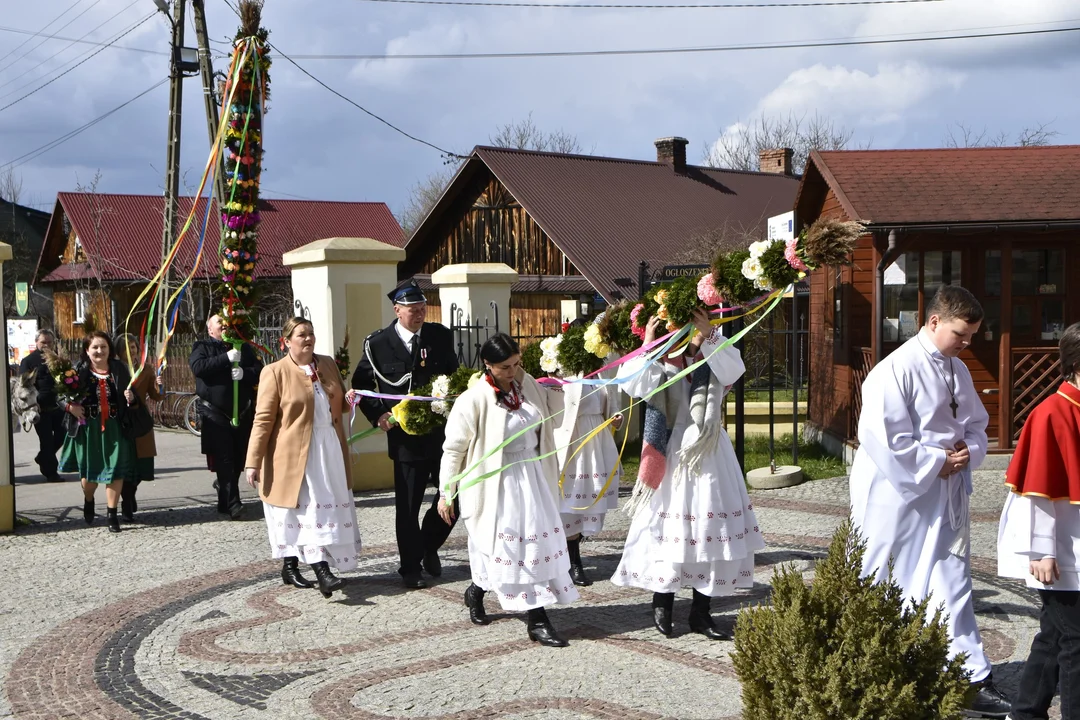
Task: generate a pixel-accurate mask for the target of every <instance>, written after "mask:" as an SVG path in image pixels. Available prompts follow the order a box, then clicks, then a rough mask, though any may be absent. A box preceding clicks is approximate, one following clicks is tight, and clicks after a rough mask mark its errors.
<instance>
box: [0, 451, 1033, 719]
mask: <svg viewBox="0 0 1080 720" xmlns="http://www.w3.org/2000/svg"><path fill="white" fill-rule="evenodd" d="M159 447H161V448H162V457H161V458H160V459H159V463H158V465H159V468H162V469H164V470H166V472H163V473H162V477H161V479H159V480H158V481H157V482H155V483H154V484H153V486H148V487H146V488H145V489H141V490H140V496H141V497H142V498H143V500H142V503H141V504H142V506H143V507H142V508H141V509H140V512H139V513H138V516H137V520H136V522H135V523H132V524H128V525H126V526H125V531H124V532H122V533H120V534H119V535H110V534H109V533H108V532H107V530H106V528H105V527H104V523H103V522H99V523H98V524H96V525H94V526H92V527H87V526H86V525H85V523H83V521H82V519H81V513H79V512H77V511H76V509H75V508H76V503H78V502H79V492H78V487H77V486H76V485H75V484H74V483H63V484H53V485H40V486H38V485H37V484H36V483H34V478H33V472H34V468H32V467H31V466H28V465H27V462H26V459H27V458H28V457H31V456H32V455H33V450H32V449H31V447H30V443H29V442H28V441H27V438H25V437H23V438H22V439H20V438H19V436H17V439H16V459H17V460H18V461H20V462H19V465H18V471H17V474H18V475H19V476H20V479H21V480H22V481H23V482H27V483H31V484H27V485H24V486H22V487H20V488H19V496H18V497H19V503H20V512H21V513H23V514H25V515H26V516H28V517H30V518H33V519H35V520H36V522H35V523H33V524H32V525H30V526H29V527H24V528H22V529H21V530H20V531H19V532H18V533H17V534H15V535H10V536H4V537H0V567H3V568H4V576H5V581H6V582H5V589H4V593H3V600H2V602H0V637H2V638H3V642H2V644H0V673H2V677H0V687H2V693H0V717H5V718H6V717H14V718H41V719H42V720H44V719H46V718H47V719H49V720H52V719H54V718H76V717H78V718H161V719H165V718H189V719H192V720H197V719H201V718H243V719H247V718H252V719H256V718H285V717H305V718H333V719H338V718H343V719H344V718H349V719H356V720H361V719H362V720H399V719H401V718H431V719H435V718H439V719H441V720H450V719H453V720H467V719H470V718H481V717H492V718H493V717H499V718H513V719H515V720H542V719H546V718H572V719H585V718H620V719H624V720H633V719H638V718H640V719H646V718H686V719H700V720H727V719H730V720H734V718H737V717H738V714H739V707H740V705H739V687H738V682H737V680H736V677H735V673H734V670H733V669H732V666H731V662H730V659H729V652H730V651H731V649H732V646H731V643H727V642H721V643H711V642H709V641H707V640H705V639H704V638H702V637H701V636H698V635H693V634H690V633H689V632H688V631H687V627H686V622H685V621H686V616H687V614H688V612H689V597H688V596H682V595H680V596H679V598H678V601H677V602H676V605H675V616H676V621H677V622H676V632H675V635H674V637H672V638H664V637H662V636H660V635H659V634H657V633H656V631H655V630H653V629H652V627H651V620H650V612H649V597H648V595H647V593H644V592H639V591H635V590H627V589H623V588H618V587H615V586H614V585H612V584H610V583H608V582H606V578H607V577H609V576H610V575H611V573H612V572H613V570H614V569H615V566H616V564H617V562H618V557H619V552H620V550H621V547H622V541H623V538H624V537H625V533H626V529H627V525H628V521H627V519H626V518H625V516H623V515H622V513H612V514H611V515H609V524H608V527H607V528H606V529H605V531H604V533H603V534H602V535H601V536H600V537H598V538H595V539H594V540H592V541H590V542H587V543H585V544H584V545H583V548H582V550H583V555H584V556H585V560H586V567H587V569H588V571H589V572H590V573H591V575H592V577H593V578H594V579H596V580H597V582H596V584H594V585H593V586H591V587H588V588H583V589H582V592H581V601H580V602H578V603H575V604H574V605H571V606H568V607H557V608H555V609H553V610H551V611H550V616H551V619H552V622H553V623H554V624H555V626H556V627H557V628H558V629H559V630H560V632H561V633H562V634H563V635H564V636H565V637H567V638H568V639H569V640H570V643H571V644H570V647H569V648H566V649H548V648H542V647H539V646H537V645H535V644H533V643H530V642H529V641H528V639H527V638H526V635H525V625H524V622H523V620H522V618H521V617H520V616H512V615H507V614H503V613H501V611H499V609H498V607H497V603H496V602H494V601H492V600H490V599H489V602H488V604H487V606H488V611H489V614H490V616H491V617H492V618H493V620H494V622H493V623H492V624H491V625H489V626H486V627H474V626H473V625H471V624H470V623H469V622H468V617H467V612H466V610H465V608H464V607H463V605H462V591H463V590H464V589H465V587H466V585H467V584H468V555H467V552H466V547H465V534H464V528H460V527H459V528H456V529H455V531H454V533H453V535H452V536H451V538H450V541H449V542H448V544H447V546H446V548H445V549H444V553H443V567H444V570H445V572H444V575H443V577H442V578H440V579H438V580H435V581H433V582H432V583H431V585H430V586H429V588H428V589H426V590H419V591H408V592H406V591H405V590H404V589H403V588H402V587H401V585H400V582H399V579H398V576H397V574H396V572H395V569H396V567H397V559H396V550H395V546H394V544H393V498H392V496H391V495H390V494H389V493H367V494H362V495H358V496H357V509H358V512H359V521H360V527H361V531H362V533H363V538H364V544H365V546H364V550H363V553H362V555H361V559H362V563H361V567H360V568H359V569H358V570H357V571H356V572H354V573H347V574H346V575H345V577H346V578H347V580H346V586H345V589H344V591H343V592H339V593H336V594H335V595H334V597H333V599H332V600H325V599H324V598H323V597H322V596H321V595H319V593H318V592H317V591H313V590H296V589H293V588H291V587H285V586H283V585H282V584H281V580H280V578H279V577H278V571H279V565H278V564H277V563H276V562H274V561H270V560H268V559H267V558H268V556H269V548H268V544H267V538H266V530H265V526H264V525H263V523H262V520H261V517H255V516H257V515H259V513H258V512H253V513H251V515H252V517H250V518H249V519H248V520H246V521H241V522H230V521H228V520H221V519H219V516H218V515H217V514H216V512H215V511H214V508H213V506H212V505H211V503H212V497H211V496H210V495H209V494H208V492H209V490H210V488H209V485H210V481H211V477H210V475H209V473H207V472H206V471H205V469H203V467H202V465H201V458H200V457H199V456H198V455H197V453H198V445H197V441H195V439H194V438H191V437H188V436H185V435H179V434H176V435H170V434H165V433H162V434H161V435H159ZM1000 483H1001V474H1000V473H999V472H985V473H978V477H977V478H976V495H975V498H974V505H973V513H972V514H973V519H974V521H975V523H974V528H973V547H974V551H975V557H974V562H973V567H974V576H975V588H976V593H975V598H976V600H975V602H976V611H977V613H978V617H979V623H980V626H981V628H982V631H983V637H984V640H985V643H986V647H987V651H988V652H989V654H990V656H991V658H992V659H993V661H994V663H995V678H996V679H997V680H998V681H999V684H1000V685H1001V686H1003V688H1005V689H1006V690H1007V691H1009V690H1012V689H1013V688H1014V687H1015V683H1016V677H1017V672H1018V669H1019V668H1020V666H1021V664H1022V662H1023V660H1024V658H1025V657H1026V655H1027V650H1028V647H1029V645H1030V642H1031V638H1032V636H1033V634H1034V632H1035V631H1036V627H1037V623H1036V619H1035V618H1036V608H1037V598H1036V596H1034V595H1033V594H1032V593H1030V592H1028V591H1027V590H1026V589H1024V588H1023V587H1022V586H1020V585H1018V584H1016V583H1012V582H1005V581H1002V580H999V579H998V578H997V577H996V575H995V573H994V570H995V562H994V538H995V535H996V527H997V513H998V511H999V509H1000V506H1001V503H1002V501H1003V490H1002V488H1001V485H1000ZM99 496H100V497H99V505H100V506H102V507H103V506H104V497H103V493H100V492H99ZM754 500H755V504H756V507H757V512H758V517H759V520H760V524H761V526H762V528H763V529H764V530H765V531H766V534H767V540H768V542H769V547H768V548H767V550H766V551H765V552H763V553H762V554H760V555H759V556H758V561H757V572H756V581H757V582H756V583H755V586H754V588H753V589H752V590H750V591H747V592H744V593H742V594H739V595H737V596H735V597H732V598H727V599H724V600H717V601H714V612H715V614H716V616H717V618H718V620H719V622H720V623H721V624H722V625H724V626H727V627H730V626H731V625H732V623H733V622H734V619H735V614H736V612H737V611H738V609H739V608H740V607H742V606H744V605H746V604H748V603H753V602H759V601H762V600H765V599H766V598H767V595H768V582H769V579H770V576H771V573H772V571H773V568H774V567H775V566H776V565H777V564H778V563H782V562H795V563H796V564H797V566H798V567H799V568H800V569H802V570H804V571H807V572H809V571H811V570H812V567H813V561H814V560H815V559H816V558H819V557H821V556H822V554H823V548H824V547H825V545H826V544H827V541H828V538H829V536H830V534H831V532H832V531H833V529H834V528H835V527H836V525H837V524H838V523H839V522H840V521H841V519H842V518H843V517H845V516H846V514H847V502H848V500H847V484H846V481H845V480H844V479H842V478H839V479H836V480H823V481H817V482H813V483H808V484H804V485H801V486H798V487H795V488H789V489H786V490H779V491H769V492H759V493H756V494H755V495H754ZM251 509H252V510H255V511H257V510H258V508H257V506H252V507H251ZM309 574H310V573H309Z"/></svg>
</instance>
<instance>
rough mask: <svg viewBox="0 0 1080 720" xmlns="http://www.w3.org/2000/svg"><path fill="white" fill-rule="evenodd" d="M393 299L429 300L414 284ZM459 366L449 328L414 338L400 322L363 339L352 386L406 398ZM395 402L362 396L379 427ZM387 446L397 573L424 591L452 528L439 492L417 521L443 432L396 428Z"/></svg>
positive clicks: (432, 327)
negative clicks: (424, 575)
mask: <svg viewBox="0 0 1080 720" xmlns="http://www.w3.org/2000/svg"><path fill="white" fill-rule="evenodd" d="M388 297H389V298H390V301H391V302H393V303H394V304H395V305H416V304H419V303H423V302H425V298H424V294H423V292H421V290H420V288H419V287H418V286H417V285H416V283H415V282H410V283H409V284H408V285H405V286H403V287H401V288H398V289H397V290H394V291H393V292H391V293H389V295H388ZM457 367H458V359H457V353H455V352H454V336H453V333H451V332H450V329H449V328H447V327H446V326H445V325H440V324H439V323H429V322H426V323H424V324H423V325H422V326H421V327H420V330H419V331H418V332H416V333H415V334H414V333H411V332H409V331H408V330H407V329H406V328H405V327H403V326H402V325H401V324H400V323H398V321H397V320H395V321H394V322H392V323H390V325H389V326H388V327H385V328H383V329H381V330H377V331H375V332H374V333H372V334H371V335H368V336H367V338H365V339H364V355H363V357H362V358H361V359H360V362H359V363H358V364H357V366H356V371H355V372H354V373H353V376H352V387H353V388H355V389H356V390H375V391H377V392H379V393H385V394H387V395H406V394H408V393H409V392H410V391H411V390H412V389H413V388H417V387H420V386H422V385H426V384H427V383H429V382H431V380H432V379H433V378H435V377H436V376H438V375H450V374H451V373H453V372H454V371H455V370H457ZM395 404H397V401H396V400H381V399H378V398H370V397H361V400H360V410H361V412H363V413H364V417H366V418H367V419H368V421H369V422H370V423H371V424H372V425H373V426H376V425H378V423H379V418H380V417H382V416H383V415H384V414H385V413H388V412H390V410H391V408H393V407H394V405H395ZM386 444H387V451H388V454H389V456H390V459H391V460H393V462H394V505H395V527H396V530H397V545H398V555H399V557H400V562H401V565H400V566H399V567H398V573H400V574H401V576H402V577H403V578H404V579H405V581H406V586H407V587H414V588H416V587H424V585H425V583H424V581H423V580H422V579H421V577H420V570H421V566H423V569H424V570H426V571H427V572H428V574H429V575H439V574H441V572H442V569H441V564H440V561H439V555H438V550H439V548H440V547H442V545H443V543H444V542H446V538H447V537H449V535H450V530H451V529H452V526H448V525H447V524H446V523H445V522H443V520H442V518H440V517H439V511H438V502H439V496H438V493H436V494H435V497H434V498H433V500H432V503H431V505H430V506H429V507H428V510H427V512H426V513H425V514H424V520H423V524H421V523H420V521H419V520H418V515H419V513H420V510H421V508H422V507H423V505H424V493H425V491H426V490H427V488H428V486H429V485H434V486H436V487H438V480H439V462H440V460H441V456H442V444H443V431H442V430H441V429H438V430H435V431H433V432H431V433H429V434H427V435H422V436H416V435H408V434H407V433H406V432H405V431H404V430H402V429H401V428H398V427H393V428H391V429H390V431H389V432H388V433H387V434H386Z"/></svg>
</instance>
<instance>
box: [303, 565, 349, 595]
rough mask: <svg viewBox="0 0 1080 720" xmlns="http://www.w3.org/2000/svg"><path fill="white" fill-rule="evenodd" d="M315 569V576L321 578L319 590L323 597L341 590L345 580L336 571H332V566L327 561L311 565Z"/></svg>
mask: <svg viewBox="0 0 1080 720" xmlns="http://www.w3.org/2000/svg"><path fill="white" fill-rule="evenodd" d="M311 569H312V570H314V571H315V577H317V578H318V579H319V592H321V593H322V594H323V597H330V596H331V595H332V594H333V593H334V591H335V590H340V589H341V588H342V586H344V585H345V582H344V581H343V580H342V579H341V578H339V577H338V576H337V575H334V573H332V572H330V566H329V565H327V564H326V562H317V563H315V564H314V565H312V566H311Z"/></svg>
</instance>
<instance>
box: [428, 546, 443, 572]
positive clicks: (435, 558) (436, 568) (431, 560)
mask: <svg viewBox="0 0 1080 720" xmlns="http://www.w3.org/2000/svg"><path fill="white" fill-rule="evenodd" d="M424 572H426V573H427V574H428V575H430V576H431V577H439V576H441V575H442V561H441V560H439V553H438V551H436V550H428V551H427V552H426V553H424Z"/></svg>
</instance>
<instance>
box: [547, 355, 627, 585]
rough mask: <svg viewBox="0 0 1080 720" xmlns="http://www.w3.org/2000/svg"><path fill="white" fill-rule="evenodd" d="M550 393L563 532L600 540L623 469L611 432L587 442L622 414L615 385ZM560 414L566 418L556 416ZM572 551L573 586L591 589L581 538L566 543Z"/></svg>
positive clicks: (569, 387)
mask: <svg viewBox="0 0 1080 720" xmlns="http://www.w3.org/2000/svg"><path fill="white" fill-rule="evenodd" d="M578 377H580V375H579V376H578ZM571 379H574V378H571ZM545 389H546V391H547V394H548V398H547V399H548V404H549V407H550V409H551V412H552V414H553V415H555V418H554V420H553V421H552V422H553V423H554V424H555V430H554V438H555V447H556V448H557V449H558V452H557V455H556V459H557V460H558V466H559V468H560V471H561V477H562V490H561V492H560V493H559V496H558V497H559V512H560V514H561V515H562V521H563V531H564V532H565V533H566V537H568V538H570V537H574V536H576V535H582V536H586V537H588V536H592V535H596V534H598V533H599V532H600V531H601V530H603V529H604V517H605V516H606V515H607V512H608V511H609V510H614V509H615V508H616V507H618V504H619V483H620V480H621V479H622V468H621V466H620V463H619V450H618V448H617V447H616V445H615V438H614V435H613V434H612V433H611V432H610V431H609V430H606V429H605V430H602V431H600V432H599V433H598V434H597V435H595V436H593V437H592V438H591V439H590V440H588V442H584V439H585V438H587V437H589V435H590V434H591V433H592V432H593V431H594V430H596V428H598V427H600V425H602V424H603V423H604V422H605V421H606V420H607V418H609V417H611V416H612V415H614V414H616V413H617V412H618V401H617V399H616V397H617V390H616V389H615V388H614V387H613V386H610V385H608V386H585V385H581V384H578V383H573V382H570V383H567V384H565V385H549V386H545ZM559 410H562V413H561V414H557V415H556V413H557V412H558V411H559ZM613 473H614V474H613ZM609 479H610V482H609ZM605 486H606V489H605ZM601 493H603V497H601ZM567 547H568V549H569V551H570V577H571V578H573V580H574V584H575V585H591V584H592V582H591V581H590V580H589V579H588V578H587V577H586V575H585V569H584V566H583V565H582V562H581V539H580V538H578V539H576V540H569V541H567Z"/></svg>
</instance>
